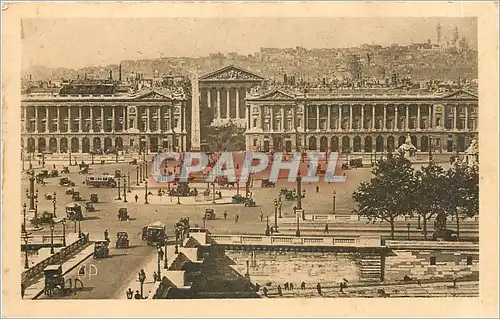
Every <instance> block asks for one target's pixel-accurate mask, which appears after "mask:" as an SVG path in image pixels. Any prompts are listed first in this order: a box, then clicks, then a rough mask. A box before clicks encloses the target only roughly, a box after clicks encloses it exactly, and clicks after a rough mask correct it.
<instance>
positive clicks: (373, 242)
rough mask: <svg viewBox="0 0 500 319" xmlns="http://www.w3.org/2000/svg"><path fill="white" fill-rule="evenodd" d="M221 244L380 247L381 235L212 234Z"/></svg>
mask: <svg viewBox="0 0 500 319" xmlns="http://www.w3.org/2000/svg"><path fill="white" fill-rule="evenodd" d="M210 236H211V238H212V239H213V240H214V241H215V242H216V243H217V244H221V245H249V246H250V245H259V246H283V245H285V246H287V245H290V246H297V245H299V246H323V247H380V245H381V241H380V236H357V237H354V236H353V237H292V236H251V235H210Z"/></svg>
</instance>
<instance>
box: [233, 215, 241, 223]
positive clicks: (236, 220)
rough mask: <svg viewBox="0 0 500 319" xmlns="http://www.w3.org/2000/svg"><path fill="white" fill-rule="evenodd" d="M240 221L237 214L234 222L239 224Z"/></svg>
mask: <svg viewBox="0 0 500 319" xmlns="http://www.w3.org/2000/svg"><path fill="white" fill-rule="evenodd" d="M238 219H240V216H239V215H238V214H236V217H235V218H234V222H235V223H237V222H238Z"/></svg>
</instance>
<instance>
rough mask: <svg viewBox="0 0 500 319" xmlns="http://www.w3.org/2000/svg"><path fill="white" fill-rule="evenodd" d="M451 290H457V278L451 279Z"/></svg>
mask: <svg viewBox="0 0 500 319" xmlns="http://www.w3.org/2000/svg"><path fill="white" fill-rule="evenodd" d="M453 288H457V278H456V277H453Z"/></svg>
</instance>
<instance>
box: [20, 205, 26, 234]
mask: <svg viewBox="0 0 500 319" xmlns="http://www.w3.org/2000/svg"><path fill="white" fill-rule="evenodd" d="M21 231H22V232H23V233H24V234H26V203H24V204H23V227H22V229H21Z"/></svg>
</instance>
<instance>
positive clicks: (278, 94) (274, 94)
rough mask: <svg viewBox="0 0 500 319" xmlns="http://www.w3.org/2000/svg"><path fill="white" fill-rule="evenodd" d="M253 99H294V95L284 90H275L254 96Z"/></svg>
mask: <svg viewBox="0 0 500 319" xmlns="http://www.w3.org/2000/svg"><path fill="white" fill-rule="evenodd" d="M254 99H255V100H269V101H276V100H279V101H293V100H295V97H294V96H293V95H291V94H288V93H286V92H283V91H281V90H275V91H271V92H269V93H266V94H264V95H261V96H259V97H256V98H254Z"/></svg>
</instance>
